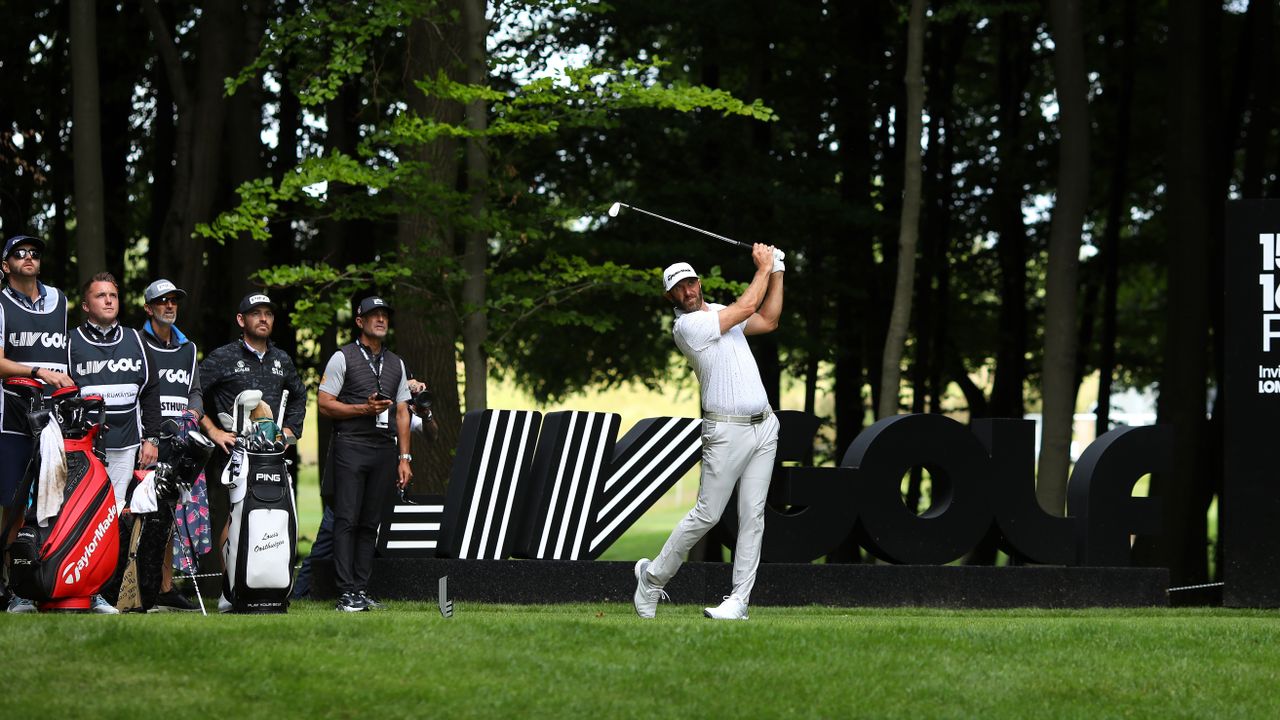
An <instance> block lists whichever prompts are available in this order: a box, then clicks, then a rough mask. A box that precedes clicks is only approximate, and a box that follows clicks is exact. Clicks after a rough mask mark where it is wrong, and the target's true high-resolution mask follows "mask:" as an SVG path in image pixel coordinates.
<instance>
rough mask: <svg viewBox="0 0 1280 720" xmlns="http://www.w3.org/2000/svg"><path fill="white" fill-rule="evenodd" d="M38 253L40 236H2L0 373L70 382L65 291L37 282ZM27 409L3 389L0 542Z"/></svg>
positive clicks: (22, 453) (12, 507) (15, 603)
mask: <svg viewBox="0 0 1280 720" xmlns="http://www.w3.org/2000/svg"><path fill="white" fill-rule="evenodd" d="M43 254H44V242H43V241H41V240H39V239H37V238H33V237H28V236H26V235H18V236H16V237H11V238H9V239H8V240H6V241H5V244H4V254H3V256H0V271H3V272H4V276H5V284H4V287H3V288H0V378H8V377H34V378H36V379H38V380H40V381H41V382H43V383H44V384H45V388H46V389H47V390H49V391H52V390H53V389H54V388H60V387H68V386H70V385H72V381H71V378H70V377H68V376H67V297H66V296H65V295H63V294H62V293H61V292H60V291H59V290H58V289H57V288H55V287H51V286H49V285H45V284H44V283H42V282H40V280H39V276H40V262H41V256H42V255H43ZM26 411H27V408H26V407H24V406H23V403H21V402H20V401H18V399H17V396H15V395H10V394H9V393H8V392H6V393H4V399H3V402H0V508H3V520H0V528H4V527H10V526H12V528H11V530H10V532H9V537H7V538H0V545H8V543H9V542H12V540H13V536H14V535H16V534H17V532H18V523H17V522H16V521H17V519H18V516H19V515H20V514H21V513H22V511H23V510H24V509H25V507H26V498H18V497H15V495H16V494H17V492H18V484H19V483H20V482H21V481H22V475H23V473H24V472H25V471H26V468H27V461H28V460H29V459H30V458H31V450H32V446H33V445H32V439H31V436H30V435H28V434H27V431H26V429H25V428H24V427H23V426H22V423H21V422H20V418H21V415H20V413H25V412H26ZM2 595H3V592H0V596H2ZM0 599H3V598H2V597H0ZM8 610H9V612H35V611H36V606H35V605H34V604H32V603H31V602H29V601H27V600H24V599H22V598H19V597H17V596H14V597H12V598H10V599H9V604H8Z"/></svg>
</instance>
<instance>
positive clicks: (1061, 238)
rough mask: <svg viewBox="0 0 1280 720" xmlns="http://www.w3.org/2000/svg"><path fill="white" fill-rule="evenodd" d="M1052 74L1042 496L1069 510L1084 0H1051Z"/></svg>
mask: <svg viewBox="0 0 1280 720" xmlns="http://www.w3.org/2000/svg"><path fill="white" fill-rule="evenodd" d="M1049 23H1050V27H1051V28H1052V30H1053V37H1054V48H1055V49H1054V53H1053V73H1054V78H1055V85H1056V86H1057V89H1058V107H1059V114H1058V128H1059V134H1060V136H1061V139H1060V141H1059V146H1058V192H1057V197H1056V199H1055V201H1054V207H1053V221H1052V223H1051V225H1050V227H1049V263H1048V268H1047V271H1046V275H1047V277H1046V279H1045V318H1044V336H1045V342H1044V370H1043V396H1044V425H1043V430H1042V433H1041V441H1040V464H1039V470H1038V473H1037V482H1036V495H1037V496H1038V497H1039V499H1040V504H1041V506H1042V507H1044V509H1045V510H1046V511H1048V512H1050V513H1054V514H1062V513H1063V512H1064V511H1065V509H1066V499H1067V470H1068V466H1069V465H1070V462H1071V423H1072V416H1073V415H1074V414H1075V405H1076V392H1075V390H1076V385H1075V359H1076V353H1075V347H1074V346H1075V341H1076V322H1075V318H1076V297H1077V293H1078V288H1077V274H1078V269H1079V264H1080V231H1081V229H1082V227H1083V225H1084V213H1085V207H1086V206H1087V205H1088V202H1089V87H1088V80H1087V78H1086V77H1085V66H1084V29H1083V27H1082V24H1081V9H1080V0H1051V1H1050V3H1049Z"/></svg>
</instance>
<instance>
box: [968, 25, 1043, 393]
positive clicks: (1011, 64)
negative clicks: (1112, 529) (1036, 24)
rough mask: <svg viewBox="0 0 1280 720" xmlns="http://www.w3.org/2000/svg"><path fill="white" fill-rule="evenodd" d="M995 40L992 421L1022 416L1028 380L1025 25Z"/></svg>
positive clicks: (1002, 31) (1002, 32) (1005, 29)
mask: <svg viewBox="0 0 1280 720" xmlns="http://www.w3.org/2000/svg"><path fill="white" fill-rule="evenodd" d="M999 34H1000V39H999V50H998V63H997V71H996V86H997V97H998V98H999V102H1000V116H999V120H998V127H999V129H1000V137H999V139H998V140H997V141H996V146H997V152H998V155H999V158H1000V166H999V175H998V178H997V180H996V187H995V190H994V193H993V197H992V213H993V215H994V220H995V223H994V224H995V227H996V229H997V233H998V234H999V236H1000V241H999V243H997V245H996V258H997V261H998V263H999V266H1000V313H999V317H998V320H997V323H998V326H999V329H998V341H997V345H996V369H995V380H994V382H993V384H992V388H991V399H990V402H989V404H988V412H989V414H990V416H991V417H999V418H1021V417H1022V416H1023V413H1024V412H1025V403H1024V400H1023V384H1024V383H1025V382H1026V378H1027V361H1026V352H1027V229H1026V227H1025V226H1024V225H1023V220H1022V200H1023V194H1024V191H1023V187H1022V184H1023V183H1022V178H1023V177H1024V175H1025V170H1024V163H1023V160H1022V158H1021V148H1020V144H1021V140H1022V110H1023V108H1024V107H1025V106H1026V95H1027V92H1026V88H1027V82H1028V81H1029V79H1030V73H1029V72H1028V68H1029V67H1030V57H1029V55H1030V53H1029V52H1028V50H1029V47H1030V42H1031V38H1030V36H1029V32H1028V28H1027V23H1026V21H1025V20H1024V19H1022V18H1020V17H1017V16H1015V15H1014V14H1013V13H1006V14H1004V15H1002V16H1001V18H1000V33H999ZM971 406H972V403H971Z"/></svg>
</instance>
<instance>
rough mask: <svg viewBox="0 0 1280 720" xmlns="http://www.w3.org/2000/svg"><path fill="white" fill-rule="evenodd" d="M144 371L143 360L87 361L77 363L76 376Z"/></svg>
mask: <svg viewBox="0 0 1280 720" xmlns="http://www.w3.org/2000/svg"><path fill="white" fill-rule="evenodd" d="M141 369H142V360H140V359H138V358H117V359H115V360H86V361H84V362H78V363H76V375H79V376H80V377H86V376H89V375H97V374H98V373H100V372H113V373H118V372H138V371H139V370H141Z"/></svg>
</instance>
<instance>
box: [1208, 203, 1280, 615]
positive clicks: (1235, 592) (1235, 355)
mask: <svg viewBox="0 0 1280 720" xmlns="http://www.w3.org/2000/svg"><path fill="white" fill-rule="evenodd" d="M1226 217H1227V227H1226V233H1227V234H1226V263H1225V266H1226V273H1227V275H1226V284H1225V287H1226V299H1225V306H1224V307H1225V313H1226V318H1225V320H1226V324H1225V329H1226V334H1225V343H1226V368H1225V373H1226V376H1225V378H1224V388H1223V390H1224V392H1226V393H1227V394H1226V396H1225V398H1226V402H1225V403H1224V408H1225V414H1224V420H1223V425H1222V428H1223V433H1224V437H1223V451H1224V452H1223V462H1224V468H1223V470H1224V476H1223V497H1222V501H1221V504H1220V508H1219V524H1218V527H1219V540H1220V542H1222V550H1223V565H1224V567H1223V577H1222V579H1223V581H1224V582H1225V586H1224V587H1223V595H1222V597H1223V604H1224V605H1227V606H1229V607H1280V534H1278V533H1277V532H1276V520H1277V519H1278V518H1280V464H1277V462H1276V455H1275V447H1276V439H1275V438H1276V423H1277V421H1278V420H1280V201H1275V200H1240V201H1235V202H1231V203H1228V204H1227V215H1226Z"/></svg>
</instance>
